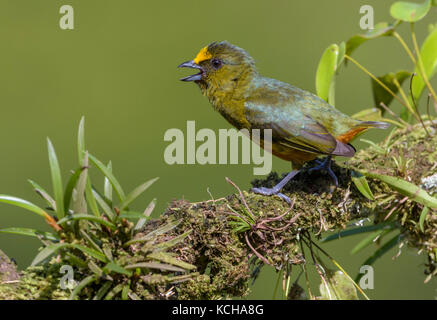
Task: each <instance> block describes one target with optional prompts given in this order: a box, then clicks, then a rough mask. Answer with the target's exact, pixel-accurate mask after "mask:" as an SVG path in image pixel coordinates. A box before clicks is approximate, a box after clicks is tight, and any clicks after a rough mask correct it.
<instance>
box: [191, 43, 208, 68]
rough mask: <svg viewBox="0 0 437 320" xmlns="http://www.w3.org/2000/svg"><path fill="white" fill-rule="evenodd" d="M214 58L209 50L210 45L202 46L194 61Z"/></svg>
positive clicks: (196, 62) (197, 62)
mask: <svg viewBox="0 0 437 320" xmlns="http://www.w3.org/2000/svg"><path fill="white" fill-rule="evenodd" d="M211 58H212V54H211V53H210V52H209V51H208V47H204V48H202V49H201V50H200V51H199V53H198V54H197V56H196V57H195V58H194V60H193V61H194V63H195V64H199V63H201V62H202V61H205V60H208V59H211Z"/></svg>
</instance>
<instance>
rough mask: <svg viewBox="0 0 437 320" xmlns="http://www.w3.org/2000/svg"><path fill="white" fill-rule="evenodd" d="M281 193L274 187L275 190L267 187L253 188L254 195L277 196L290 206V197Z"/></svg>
mask: <svg viewBox="0 0 437 320" xmlns="http://www.w3.org/2000/svg"><path fill="white" fill-rule="evenodd" d="M279 191H280V190H278V189H277V188H275V187H273V188H265V187H260V188H252V192H253V193H257V194H262V195H264V196H273V195H276V196H278V197H279V198H281V199H282V200H285V201H286V202H287V203H288V204H291V199H290V198H289V197H287V196H286V195H285V194H283V193H281V192H279Z"/></svg>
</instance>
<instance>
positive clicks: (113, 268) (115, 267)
mask: <svg viewBox="0 0 437 320" xmlns="http://www.w3.org/2000/svg"><path fill="white" fill-rule="evenodd" d="M103 272H105V273H106V274H109V273H111V272H116V273H120V274H124V275H126V276H128V277H130V276H131V275H132V271H129V270H126V269H125V268H123V267H122V266H120V265H119V264H118V263H115V262H109V263H108V264H107V265H106V266H105V267H104V268H103Z"/></svg>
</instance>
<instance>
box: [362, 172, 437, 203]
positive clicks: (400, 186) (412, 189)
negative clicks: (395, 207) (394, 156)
mask: <svg viewBox="0 0 437 320" xmlns="http://www.w3.org/2000/svg"><path fill="white" fill-rule="evenodd" d="M361 173H362V174H364V175H365V176H367V177H370V178H374V179H378V180H380V181H382V182H384V183H386V184H387V185H388V186H389V187H391V188H392V189H394V190H396V191H398V192H399V193H401V194H403V195H404V196H407V197H409V198H410V199H411V200H413V201H416V202H418V203H421V204H423V205H425V206H427V207H430V208H437V198H435V197H432V196H430V195H429V193H428V192H426V191H425V190H423V189H422V188H420V187H418V186H416V185H415V184H413V183H411V182H408V181H406V180H403V179H401V178H397V177H392V176H387V175H383V174H377V173H372V172H367V171H361Z"/></svg>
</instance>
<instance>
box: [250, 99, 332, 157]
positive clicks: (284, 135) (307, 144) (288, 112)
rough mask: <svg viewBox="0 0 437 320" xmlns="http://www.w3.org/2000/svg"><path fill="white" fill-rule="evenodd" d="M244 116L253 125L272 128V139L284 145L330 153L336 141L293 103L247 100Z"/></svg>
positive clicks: (319, 152) (257, 127)
mask: <svg viewBox="0 0 437 320" xmlns="http://www.w3.org/2000/svg"><path fill="white" fill-rule="evenodd" d="M245 107H246V108H245V116H246V119H247V120H248V122H249V123H251V125H252V129H271V130H272V140H273V142H274V143H279V144H281V145H283V146H285V147H290V148H293V149H297V150H301V151H305V152H310V153H316V154H332V153H333V152H334V151H335V150H336V147H337V143H338V141H337V140H336V139H335V138H334V137H333V136H332V135H331V134H330V133H329V132H328V130H326V128H325V127H324V126H322V125H321V124H320V123H318V122H317V121H315V120H314V119H312V118H311V117H310V116H308V115H305V114H303V113H302V112H301V111H300V110H299V109H298V108H294V107H293V106H282V107H278V106H268V105H263V104H256V103H254V102H249V103H246V106H245Z"/></svg>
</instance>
